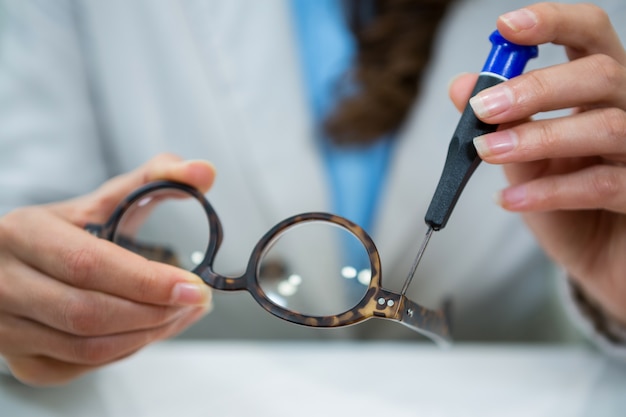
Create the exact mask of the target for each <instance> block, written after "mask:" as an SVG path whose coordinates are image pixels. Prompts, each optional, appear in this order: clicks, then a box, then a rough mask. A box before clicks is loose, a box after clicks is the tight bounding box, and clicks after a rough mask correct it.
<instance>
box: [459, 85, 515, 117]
mask: <svg viewBox="0 0 626 417" xmlns="http://www.w3.org/2000/svg"><path fill="white" fill-rule="evenodd" d="M513 99H514V97H513V91H511V89H510V88H509V87H507V86H506V85H497V86H495V87H491V88H488V89H486V90H483V91H481V92H480V93H478V94H476V95H475V96H474V97H472V98H471V99H470V101H469V103H470V106H472V109H473V110H474V113H475V114H476V116H478V117H480V118H484V117H491V116H495V115H497V114H500V113H502V112H505V111H507V110H508V109H510V108H511V106H512V105H513Z"/></svg>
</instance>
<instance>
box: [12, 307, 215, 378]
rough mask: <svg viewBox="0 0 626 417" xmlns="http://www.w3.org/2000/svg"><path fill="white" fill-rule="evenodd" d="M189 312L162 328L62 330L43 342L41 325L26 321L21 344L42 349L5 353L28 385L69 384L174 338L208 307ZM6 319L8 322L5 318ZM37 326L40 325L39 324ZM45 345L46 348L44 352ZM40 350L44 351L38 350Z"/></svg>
mask: <svg viewBox="0 0 626 417" xmlns="http://www.w3.org/2000/svg"><path fill="white" fill-rule="evenodd" d="M189 309H190V310H189V312H188V314H187V315H185V316H183V317H181V318H180V319H178V320H177V321H175V322H173V323H171V324H169V325H167V326H164V327H162V328H159V329H156V330H152V331H144V332H137V333H129V334H120V335H115V336H106V337H103V338H75V337H74V338H72V337H67V336H65V335H63V334H61V333H59V332H56V333H53V334H50V335H45V336H46V337H47V339H45V340H46V343H41V341H42V333H41V329H40V328H36V329H34V331H33V332H31V331H30V330H33V329H31V328H30V327H29V326H32V325H33V323H32V322H28V321H22V322H21V323H20V332H19V333H18V334H17V336H18V337H19V342H20V344H21V346H29V347H39V349H30V350H28V351H25V350H24V349H22V350H19V351H18V352H16V353H12V352H11V353H5V354H4V357H5V359H6V360H7V362H8V364H9V367H10V369H11V372H12V373H13V375H14V376H15V377H16V378H17V379H18V380H20V381H22V382H23V383H25V384H28V385H34V386H49V385H59V384H63V383H66V382H68V381H70V380H72V379H75V378H77V377H79V376H80V375H83V374H85V373H87V372H90V371H93V370H95V369H97V368H99V367H101V366H104V365H107V364H110V363H112V362H115V361H117V360H120V359H123V358H126V357H128V356H129V355H131V354H133V353H135V352H137V351H138V350H140V349H141V348H143V347H145V346H146V345H147V344H149V343H151V342H154V341H157V340H162V339H164V338H167V337H171V336H172V335H174V334H177V333H179V332H181V331H182V330H183V329H185V328H186V327H188V326H189V325H191V324H192V323H194V322H195V321H197V320H198V319H199V318H201V317H202V316H203V315H204V314H206V311H207V310H206V309H204V308H202V307H196V308H192V307H189ZM3 322H5V321H4V320H3ZM35 327H36V324H35ZM23 343H26V344H23ZM42 347H46V351H45V352H43V349H41V348H42ZM37 351H39V352H40V353H35V352H37Z"/></svg>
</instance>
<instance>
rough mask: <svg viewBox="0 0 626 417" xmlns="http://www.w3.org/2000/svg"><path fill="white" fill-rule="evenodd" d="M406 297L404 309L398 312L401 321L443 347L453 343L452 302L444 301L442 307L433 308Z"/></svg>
mask: <svg viewBox="0 0 626 417" xmlns="http://www.w3.org/2000/svg"><path fill="white" fill-rule="evenodd" d="M403 298H404V303H403V304H402V306H401V307H402V310H401V311H399V312H398V314H399V321H400V323H402V324H404V325H405V326H408V327H410V328H411V329H413V330H415V331H417V332H418V333H421V334H423V335H424V336H427V337H429V338H430V339H432V340H433V341H434V342H435V343H437V344H438V345H439V346H441V347H448V346H450V345H451V344H452V337H451V332H450V322H449V317H450V314H449V313H450V312H449V310H450V302H449V301H446V302H444V305H443V307H442V308H440V309H438V310H431V309H428V308H426V307H422V306H420V305H419V304H417V303H415V302H413V301H411V300H409V299H408V298H406V297H403Z"/></svg>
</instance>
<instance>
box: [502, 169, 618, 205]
mask: <svg viewBox="0 0 626 417" xmlns="http://www.w3.org/2000/svg"><path fill="white" fill-rule="evenodd" d="M624 189H626V167H623V166H612V165H592V166H590V167H587V168H584V169H581V170H579V171H576V172H572V173H569V174H563V175H552V176H548V177H541V178H538V179H535V180H532V181H529V182H526V183H524V184H519V185H515V186H512V187H509V188H506V189H504V190H502V191H501V192H500V193H499V194H498V195H497V196H496V199H497V201H498V203H499V204H500V205H501V206H502V207H503V208H505V209H507V210H511V211H551V210H586V209H606V210H610V211H614V212H618V213H626V193H624Z"/></svg>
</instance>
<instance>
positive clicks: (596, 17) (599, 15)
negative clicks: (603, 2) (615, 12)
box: [580, 3, 611, 28]
mask: <svg viewBox="0 0 626 417" xmlns="http://www.w3.org/2000/svg"><path fill="white" fill-rule="evenodd" d="M580 8H581V9H583V13H584V16H586V18H587V20H588V21H589V22H591V24H592V26H593V27H599V28H606V27H609V26H610V25H611V21H610V19H609V15H608V13H607V12H606V11H605V10H604V9H603V8H602V7H600V6H598V5H597V4H593V3H582V4H580Z"/></svg>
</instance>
